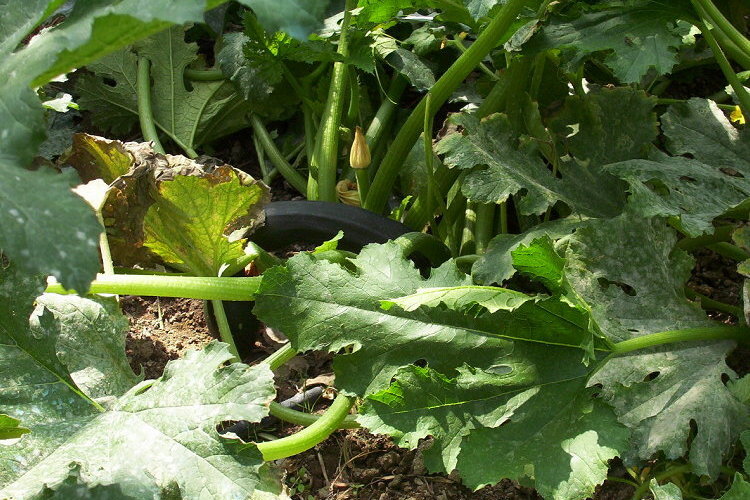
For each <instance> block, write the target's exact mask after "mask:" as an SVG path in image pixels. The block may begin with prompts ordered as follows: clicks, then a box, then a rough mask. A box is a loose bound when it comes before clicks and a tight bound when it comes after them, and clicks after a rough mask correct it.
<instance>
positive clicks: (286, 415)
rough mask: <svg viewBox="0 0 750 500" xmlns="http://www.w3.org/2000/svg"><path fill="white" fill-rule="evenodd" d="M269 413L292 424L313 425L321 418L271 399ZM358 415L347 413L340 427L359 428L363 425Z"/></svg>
mask: <svg viewBox="0 0 750 500" xmlns="http://www.w3.org/2000/svg"><path fill="white" fill-rule="evenodd" d="M268 410H269V413H270V414H271V415H273V416H274V417H276V418H278V419H279V420H283V421H284V422H289V423H290V424H297V425H304V426H305V427H307V426H308V425H312V424H314V423H315V422H317V421H318V420H320V417H321V415H313V414H312V413H305V412H303V411H297V410H293V409H292V408H287V407H286V406H284V405H282V404H281V403H277V402H276V401H271V405H270V406H269V407H268ZM356 418H357V417H356V415H347V416H346V417H344V421H343V422H341V424H340V425H339V426H338V428H339V429H359V428H360V427H361V425H359V422H357V420H356Z"/></svg>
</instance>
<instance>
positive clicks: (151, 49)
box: [77, 26, 249, 150]
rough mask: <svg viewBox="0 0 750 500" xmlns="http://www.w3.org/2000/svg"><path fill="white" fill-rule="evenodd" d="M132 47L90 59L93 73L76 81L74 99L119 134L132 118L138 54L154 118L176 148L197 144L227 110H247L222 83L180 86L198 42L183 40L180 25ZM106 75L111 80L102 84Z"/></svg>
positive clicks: (104, 126) (135, 117) (135, 106)
mask: <svg viewBox="0 0 750 500" xmlns="http://www.w3.org/2000/svg"><path fill="white" fill-rule="evenodd" d="M134 50H135V53H134V52H132V51H131V50H130V49H123V50H121V51H119V52H115V53H113V54H110V55H108V56H106V57H104V58H102V59H101V60H99V61H97V62H95V63H92V64H90V65H89V66H88V68H89V70H91V71H92V72H94V74H95V75H97V76H94V75H84V76H83V77H82V78H81V80H80V82H79V85H78V87H77V88H78V91H79V92H80V93H81V98H80V99H79V103H80V104H81V106H82V107H84V108H85V109H88V110H90V111H92V115H93V117H94V123H96V124H97V125H98V126H99V127H100V128H102V129H104V130H112V131H113V132H116V133H120V134H121V133H123V132H126V131H127V130H128V129H129V128H130V127H132V125H134V124H135V123H136V122H137V120H138V103H137V88H136V76H137V58H138V57H139V56H142V57H146V58H148V59H149V61H150V62H151V78H152V81H153V84H152V86H151V101H152V112H153V116H154V123H155V124H156V126H157V127H159V128H160V129H161V130H163V131H164V132H165V133H166V134H167V135H168V136H169V137H171V138H172V139H173V140H174V141H175V142H176V143H177V144H179V145H180V146H181V147H183V148H185V149H187V150H191V149H194V148H195V147H196V146H197V145H198V144H200V142H201V139H202V138H203V136H205V129H206V128H207V127H212V126H213V127H215V126H216V124H215V123H214V121H215V120H216V119H217V118H218V116H221V119H222V120H229V118H230V117H229V116H227V115H228V114H230V113H237V112H239V113H240V114H242V113H247V112H248V111H249V107H248V105H247V103H246V102H245V101H244V100H242V99H241V98H240V96H238V95H237V94H236V93H235V92H234V89H233V87H232V85H231V84H230V83H228V82H225V81H213V82H191V84H190V88H188V87H187V86H186V82H185V79H184V77H183V73H184V71H185V68H187V67H188V65H190V64H192V63H193V62H195V61H196V60H197V59H198V54H197V52H198V46H197V44H195V43H186V42H185V28H183V27H178V26H175V27H172V28H169V29H168V30H164V31H162V32H161V33H158V34H156V35H153V36H151V37H149V38H147V39H145V40H143V41H141V42H139V43H138V44H136V46H135V49H134ZM105 79H107V80H105ZM109 80H112V81H114V85H111V84H109V83H107V82H108V81H109ZM113 111H114V112H113ZM215 135H216V134H213V136H215Z"/></svg>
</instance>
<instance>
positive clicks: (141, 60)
mask: <svg viewBox="0 0 750 500" xmlns="http://www.w3.org/2000/svg"><path fill="white" fill-rule="evenodd" d="M150 67H151V62H150V61H149V60H148V58H147V57H145V56H140V57H138V75H137V78H136V94H137V99H138V120H139V121H140V122H141V134H143V139H144V140H145V141H146V142H151V143H153V150H154V151H156V152H157V153H162V154H164V146H162V145H161V141H159V134H158V133H157V132H156V125H154V115H153V112H152V111H151V72H150Z"/></svg>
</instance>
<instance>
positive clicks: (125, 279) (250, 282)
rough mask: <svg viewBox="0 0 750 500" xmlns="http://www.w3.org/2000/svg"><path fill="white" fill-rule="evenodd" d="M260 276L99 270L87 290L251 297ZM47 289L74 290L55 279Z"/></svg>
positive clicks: (119, 293)
mask: <svg viewBox="0 0 750 500" xmlns="http://www.w3.org/2000/svg"><path fill="white" fill-rule="evenodd" d="M260 282H261V277H260V276H254V277H249V278H210V277H209V278H205V277H195V276H154V275H142V274H114V275H110V274H98V275H97V276H96V279H95V280H94V281H93V282H92V283H91V287H90V288H89V291H88V293H113V294H116V295H145V296H151V297H183V298H186V299H203V300H243V301H245V300H254V299H255V293H256V292H257V291H258V289H259V288H260ZM45 291H46V292H47V293H61V294H69V293H77V292H76V291H75V290H66V289H65V288H63V286H62V285H61V284H59V283H57V282H56V281H53V282H51V283H50V282H49V279H48V285H47V289H46V290H45Z"/></svg>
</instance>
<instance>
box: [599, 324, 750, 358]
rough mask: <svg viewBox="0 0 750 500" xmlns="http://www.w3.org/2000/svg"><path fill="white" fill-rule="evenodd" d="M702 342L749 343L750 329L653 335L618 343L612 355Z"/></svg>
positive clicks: (717, 328) (706, 329)
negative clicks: (674, 344) (732, 341)
mask: <svg viewBox="0 0 750 500" xmlns="http://www.w3.org/2000/svg"><path fill="white" fill-rule="evenodd" d="M701 340H737V341H740V342H747V341H748V340H750V328H747V327H744V326H709V327H704V328H686V329H684V330H670V331H668V332H659V333H652V334H649V335H643V336H641V337H636V338H633V339H628V340H623V341H622V342H617V343H616V344H615V345H614V346H613V348H612V353H613V354H614V355H620V354H625V353H628V352H632V351H639V350H641V349H648V348H649V347H655V346H660V345H664V344H673V343H675V342H688V341H701Z"/></svg>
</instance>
